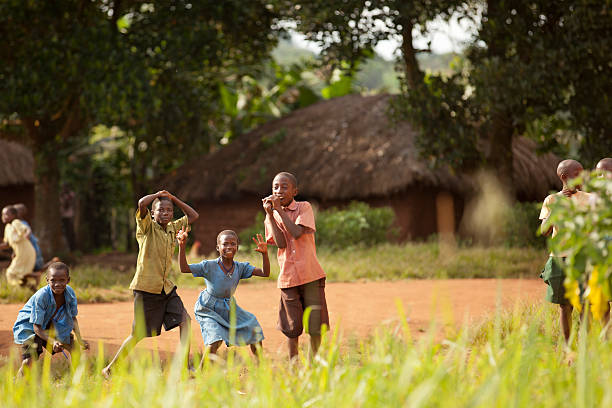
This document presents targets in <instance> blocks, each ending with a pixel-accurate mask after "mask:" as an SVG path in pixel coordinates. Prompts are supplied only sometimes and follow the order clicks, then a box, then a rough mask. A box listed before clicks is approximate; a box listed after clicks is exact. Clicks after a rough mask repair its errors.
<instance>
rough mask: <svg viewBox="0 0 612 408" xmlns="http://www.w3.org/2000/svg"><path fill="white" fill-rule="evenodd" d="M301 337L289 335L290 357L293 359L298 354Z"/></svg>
mask: <svg viewBox="0 0 612 408" xmlns="http://www.w3.org/2000/svg"><path fill="white" fill-rule="evenodd" d="M299 339H300V338H299V337H288V338H287V346H288V348H289V359H290V360H293V359H294V358H295V357H297V355H298V346H299Z"/></svg>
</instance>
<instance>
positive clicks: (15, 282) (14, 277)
mask: <svg viewBox="0 0 612 408" xmlns="http://www.w3.org/2000/svg"><path fill="white" fill-rule="evenodd" d="M2 222H3V223H4V224H5V226H4V243H3V245H2V246H3V247H6V246H10V247H11V248H12V249H13V254H14V257H13V259H12V260H11V264H10V265H9V267H8V268H7V270H6V280H7V282H8V284H9V285H11V286H25V285H27V284H28V282H27V280H28V277H29V276H30V274H31V273H32V271H33V270H34V264H35V263H36V251H35V250H34V247H33V246H32V244H31V243H30V240H29V239H28V233H29V231H30V229H29V228H28V227H26V226H25V224H23V223H22V222H21V221H20V220H19V219H18V218H17V210H16V209H15V207H13V206H10V205H9V206H6V207H4V208H3V209H2Z"/></svg>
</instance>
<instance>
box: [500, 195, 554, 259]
mask: <svg viewBox="0 0 612 408" xmlns="http://www.w3.org/2000/svg"><path fill="white" fill-rule="evenodd" d="M541 206H542V203H539V202H531V203H529V202H528V203H515V204H514V205H513V206H512V208H511V209H510V211H509V212H508V215H507V216H506V219H505V222H504V245H505V246H507V247H510V248H516V247H523V248H524V247H531V248H545V247H546V239H545V238H543V237H541V236H538V234H537V231H538V228H539V226H540V219H539V217H540V208H541Z"/></svg>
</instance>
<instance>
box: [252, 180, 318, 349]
mask: <svg viewBox="0 0 612 408" xmlns="http://www.w3.org/2000/svg"><path fill="white" fill-rule="evenodd" d="M297 193H298V187H297V179H296V178H295V176H294V175H293V174H291V173H287V172H282V173H278V174H277V175H276V177H274V180H273V181H272V195H271V196H268V197H266V198H264V199H263V200H262V202H263V207H264V210H265V211H266V219H265V222H264V225H265V228H266V239H267V241H268V243H269V244H273V245H276V246H277V247H278V263H279V265H280V275H279V276H278V287H279V288H280V290H281V299H280V308H279V313H278V328H279V329H280V330H281V331H282V332H283V334H284V335H285V336H287V340H288V342H287V343H288V346H289V357H290V358H293V357H296V356H297V354H298V342H299V337H300V335H301V334H302V330H303V327H302V317H303V314H304V310H305V309H306V308H307V307H310V308H311V309H312V310H311V313H310V318H309V322H308V333H309V334H310V346H311V348H312V351H313V354H314V353H316V352H317V350H318V349H319V345H320V344H321V325H323V324H325V325H328V326H329V316H328V313H327V303H326V301H325V272H324V271H323V268H321V265H320V264H319V261H318V260H317V249H316V247H315V236H314V233H315V231H316V227H315V219H314V213H313V211H312V207H311V206H310V203H309V202H307V201H295V200H294V197H295V196H296V195H297Z"/></svg>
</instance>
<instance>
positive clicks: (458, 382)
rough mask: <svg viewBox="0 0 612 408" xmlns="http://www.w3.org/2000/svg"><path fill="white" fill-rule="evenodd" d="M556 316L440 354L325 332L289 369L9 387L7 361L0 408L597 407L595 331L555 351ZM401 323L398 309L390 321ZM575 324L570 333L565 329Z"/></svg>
mask: <svg viewBox="0 0 612 408" xmlns="http://www.w3.org/2000/svg"><path fill="white" fill-rule="evenodd" d="M556 312H557V311H556V310H555V309H553V308H552V307H551V306H549V305H540V306H537V307H535V306H522V307H517V308H516V309H515V310H514V311H512V312H510V313H505V314H498V315H497V316H495V317H494V318H492V319H491V320H489V321H486V322H484V323H483V324H481V325H479V326H475V327H466V328H464V329H463V330H462V331H461V332H460V333H458V334H457V335H456V336H455V337H450V338H448V339H447V340H445V341H443V342H442V343H436V342H434V341H433V340H432V338H433V336H423V337H420V338H419V340H418V341H414V340H412V338H411V333H410V332H409V329H408V327H407V326H403V327H397V328H396V329H395V330H391V329H381V330H380V331H378V332H377V333H376V334H375V335H373V336H372V337H370V338H368V339H361V340H355V341H354V342H352V343H351V346H349V347H348V349H347V348H346V347H343V349H342V350H341V349H340V348H339V346H338V344H339V343H340V342H339V339H338V338H337V332H335V333H328V334H327V335H326V336H325V337H324V342H323V345H322V348H321V351H320V353H319V355H318V356H317V357H316V358H315V359H314V360H309V359H307V358H305V357H303V356H304V353H302V360H301V361H300V362H299V363H298V364H295V365H291V364H289V363H288V362H286V361H285V360H282V359H279V358H276V359H274V358H273V359H269V358H266V357H264V359H263V360H262V361H261V362H260V363H259V364H255V363H254V361H253V359H252V358H251V357H250V356H249V354H248V351H247V350H246V349H247V348H246V347H241V348H233V349H231V351H230V352H229V353H228V354H227V359H226V360H225V361H222V362H221V363H218V364H210V363H209V362H207V363H206V364H205V366H204V370H203V371H196V372H195V373H194V374H192V375H191V376H190V375H189V374H188V372H187V371H186V370H185V369H183V368H182V367H183V365H184V364H183V362H181V361H177V360H174V361H168V362H165V363H160V362H159V359H158V357H156V356H155V355H151V354H145V355H142V356H140V357H139V358H133V359H132V360H131V361H130V362H129V363H124V364H122V365H119V366H117V369H116V370H115V371H114V373H113V378H112V379H111V380H110V381H106V380H104V379H103V378H102V377H101V376H100V375H98V374H96V373H97V372H99V370H100V369H101V367H102V366H103V364H104V363H105V358H104V357H103V355H102V353H98V356H97V357H90V358H88V359H85V358H80V359H79V358H78V357H75V358H74V359H73V364H72V366H68V364H67V362H66V361H64V360H60V361H56V362H54V364H53V366H51V365H50V364H49V360H48V359H47V360H45V361H44V362H39V363H38V364H37V365H35V366H34V369H33V370H32V371H30V372H28V373H27V374H26V376H25V377H24V378H22V379H18V380H16V381H15V380H14V376H15V367H16V362H15V361H14V357H12V358H11V360H9V361H7V362H5V364H2V365H1V366H0V405H1V406H2V407H4V408H9V407H26V406H53V407H60V406H66V407H73V406H74V407H80V408H88V407H111V406H122V407H148V408H152V407H164V408H170V407H182V408H187V407H201V406H225V407H234V406H236V407H237V406H253V407H260V406H261V407H271V406H282V407H310V406H317V407H319V406H322V407H334V408H338V407H369V406H373V407H374V406H410V407H507V406H513V407H532V406H537V407H563V406H568V407H600V406H610V404H611V403H612V388H611V387H610V384H612V371H611V370H610V367H611V366H612V349H611V348H610V343H609V342H608V341H602V340H600V339H599V332H600V328H599V327H597V326H595V327H593V328H592V329H591V330H590V332H587V331H586V327H585V326H584V325H583V326H581V327H580V328H579V329H577V330H576V329H575V331H574V333H573V335H572V343H571V344H572V345H571V348H566V347H565V346H563V345H562V344H563V342H562V340H561V338H560V333H559V327H558V324H557V314H556ZM398 313H400V314H401V310H399V311H398ZM576 326H579V325H577V324H576V325H574V327H576Z"/></svg>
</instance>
